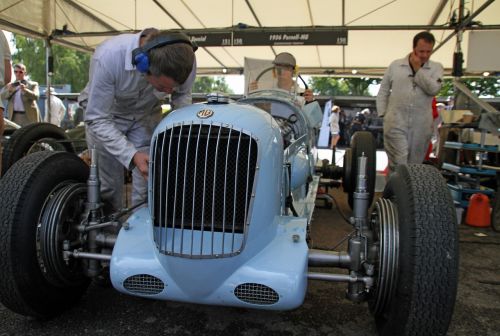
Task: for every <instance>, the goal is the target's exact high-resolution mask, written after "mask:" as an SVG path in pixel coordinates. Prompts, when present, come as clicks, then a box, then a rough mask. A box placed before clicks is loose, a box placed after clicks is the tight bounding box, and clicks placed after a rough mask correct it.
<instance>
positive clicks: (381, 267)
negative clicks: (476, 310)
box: [369, 165, 458, 335]
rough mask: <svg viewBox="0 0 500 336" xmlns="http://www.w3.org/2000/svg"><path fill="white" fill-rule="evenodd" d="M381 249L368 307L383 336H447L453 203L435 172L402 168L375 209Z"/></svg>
mask: <svg viewBox="0 0 500 336" xmlns="http://www.w3.org/2000/svg"><path fill="white" fill-rule="evenodd" d="M372 219H373V221H372V222H373V223H374V224H375V228H374V231H375V241H376V242H377V243H376V244H377V245H379V257H378V265H377V267H376V268H377V275H378V277H377V279H376V284H375V291H374V292H373V295H372V300H371V301H370V302H369V306H370V309H371V311H372V313H373V315H374V316H375V320H376V323H377V327H378V329H379V332H380V334H381V335H406V334H410V333H411V334H418V335H445V334H446V332H447V330H448V326H449V323H450V320H451V316H452V313H453V307H454V304H455V297H456V291H457V282H458V230H457V223H456V215H455V208H454V205H453V200H452V199H451V195H450V193H449V191H448V189H447V187H446V183H445V181H444V179H443V178H442V176H441V175H440V173H439V172H438V170H437V169H435V168H434V167H431V166H428V165H408V166H406V165H400V166H398V168H397V170H396V173H395V174H393V176H391V178H390V179H389V181H388V183H387V185H386V188H385V190H384V195H383V197H382V198H381V199H380V200H379V201H377V203H376V206H375V207H374V216H373V217H372Z"/></svg>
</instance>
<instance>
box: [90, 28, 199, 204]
mask: <svg viewBox="0 0 500 336" xmlns="http://www.w3.org/2000/svg"><path fill="white" fill-rule="evenodd" d="M195 50H196V47H194V46H193V45H192V44H191V42H190V41H189V38H188V37H187V36H186V35H184V34H180V33H169V32H166V31H158V30H156V29H147V30H145V31H143V32H141V33H138V34H123V35H119V36H116V37H113V38H111V39H109V40H107V41H105V42H104V43H103V44H101V45H100V46H99V47H98V48H97V49H96V51H95V53H94V55H93V57H92V61H91V65H90V76H89V82H88V84H87V86H86V88H85V89H84V92H82V97H85V98H87V102H86V103H87V104H86V111H85V124H86V137H87V143H88V146H89V148H94V147H95V148H96V150H97V160H98V165H99V176H100V179H101V196H102V198H103V199H104V200H106V201H108V202H110V203H111V205H112V207H113V208H114V209H115V210H118V209H121V208H122V207H123V200H124V197H123V195H124V174H123V171H124V169H123V167H125V168H127V169H129V170H132V205H137V204H139V203H141V202H142V201H146V196H147V176H148V164H149V146H150V141H151V136H152V133H153V131H154V128H155V127H156V125H157V124H158V122H159V121H160V119H161V107H160V99H161V98H162V97H164V96H165V95H166V94H171V98H172V99H171V104H172V105H173V106H172V107H173V108H179V107H182V106H185V105H188V104H191V87H192V84H193V82H194V79H195V76H196V58H195V55H194V51H195Z"/></svg>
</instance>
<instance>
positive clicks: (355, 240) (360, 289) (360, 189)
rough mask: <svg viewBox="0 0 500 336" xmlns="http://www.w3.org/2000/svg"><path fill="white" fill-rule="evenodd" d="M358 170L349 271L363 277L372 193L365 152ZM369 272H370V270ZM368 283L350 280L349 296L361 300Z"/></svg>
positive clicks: (351, 298) (349, 248)
mask: <svg viewBox="0 0 500 336" xmlns="http://www.w3.org/2000/svg"><path fill="white" fill-rule="evenodd" d="M357 160H358V171H357V172H356V173H357V175H356V189H355V191H354V194H353V216H352V217H351V223H352V224H353V226H354V228H355V229H356V234H355V235H354V236H353V237H352V238H351V239H349V245H348V253H349V256H350V258H351V265H350V268H349V272H350V275H351V277H359V278H361V277H362V276H363V275H364V274H365V273H366V272H365V271H366V270H365V267H366V265H365V260H366V257H367V256H366V254H367V252H366V251H367V243H368V242H367V240H368V239H369V237H368V236H367V235H369V227H368V207H369V206H370V204H369V200H370V194H369V192H368V190H367V183H368V177H367V175H366V164H367V157H366V156H365V155H364V153H363V154H362V155H361V156H360V157H359V158H358V159H357ZM368 273H369V272H368ZM365 289H366V284H365V283H363V282H359V281H358V282H350V283H349V284H348V289H347V293H346V295H347V298H349V299H350V300H352V301H355V302H360V301H363V300H364V299H365V296H366V290H365Z"/></svg>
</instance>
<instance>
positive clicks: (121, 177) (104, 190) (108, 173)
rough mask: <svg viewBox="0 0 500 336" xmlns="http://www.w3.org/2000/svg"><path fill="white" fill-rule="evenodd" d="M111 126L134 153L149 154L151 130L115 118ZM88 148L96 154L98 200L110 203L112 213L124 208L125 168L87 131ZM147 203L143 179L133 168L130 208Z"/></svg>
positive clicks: (132, 122) (145, 186) (145, 184)
mask: <svg viewBox="0 0 500 336" xmlns="http://www.w3.org/2000/svg"><path fill="white" fill-rule="evenodd" d="M115 125H116V126H117V127H118V129H120V131H122V132H123V134H124V135H125V136H126V137H127V139H128V141H130V142H131V143H133V144H134V146H135V147H136V148H137V150H139V151H141V152H144V153H147V154H149V143H150V140H151V131H150V130H149V129H146V128H144V127H142V126H141V125H139V124H138V123H136V122H134V121H130V120H125V119H116V120H115ZM86 136H87V144H88V148H89V149H94V148H95V150H96V152H97V164H98V167H99V178H100V181H101V197H102V199H103V200H105V201H107V202H109V203H111V205H112V207H113V209H114V210H119V209H122V208H124V207H125V206H126V201H127V199H126V198H125V174H124V173H125V167H124V166H123V165H122V164H121V163H120V162H119V161H118V160H117V159H116V158H115V157H113V156H112V155H111V154H110V153H109V152H108V151H107V150H106V148H105V146H104V145H103V144H102V143H101V142H99V141H97V140H96V139H94V137H93V136H92V133H91V132H87V134H86ZM146 200H147V180H146V179H145V178H144V177H142V175H141V173H140V172H139V170H138V169H137V168H134V169H133V170H132V206H134V205H137V204H139V203H141V202H143V201H146Z"/></svg>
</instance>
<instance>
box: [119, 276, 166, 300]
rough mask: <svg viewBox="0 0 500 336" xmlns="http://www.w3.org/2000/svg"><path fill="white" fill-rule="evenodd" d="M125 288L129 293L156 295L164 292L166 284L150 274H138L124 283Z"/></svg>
mask: <svg viewBox="0 0 500 336" xmlns="http://www.w3.org/2000/svg"><path fill="white" fill-rule="evenodd" d="M123 288H125V289H126V290H128V291H129V292H132V293H136V294H142V295H155V294H160V293H161V292H163V289H164V288H165V284H164V283H163V281H162V280H161V279H158V278H157V277H155V276H152V275H149V274H136V275H132V276H130V277H128V278H127V279H125V281H124V282H123Z"/></svg>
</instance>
